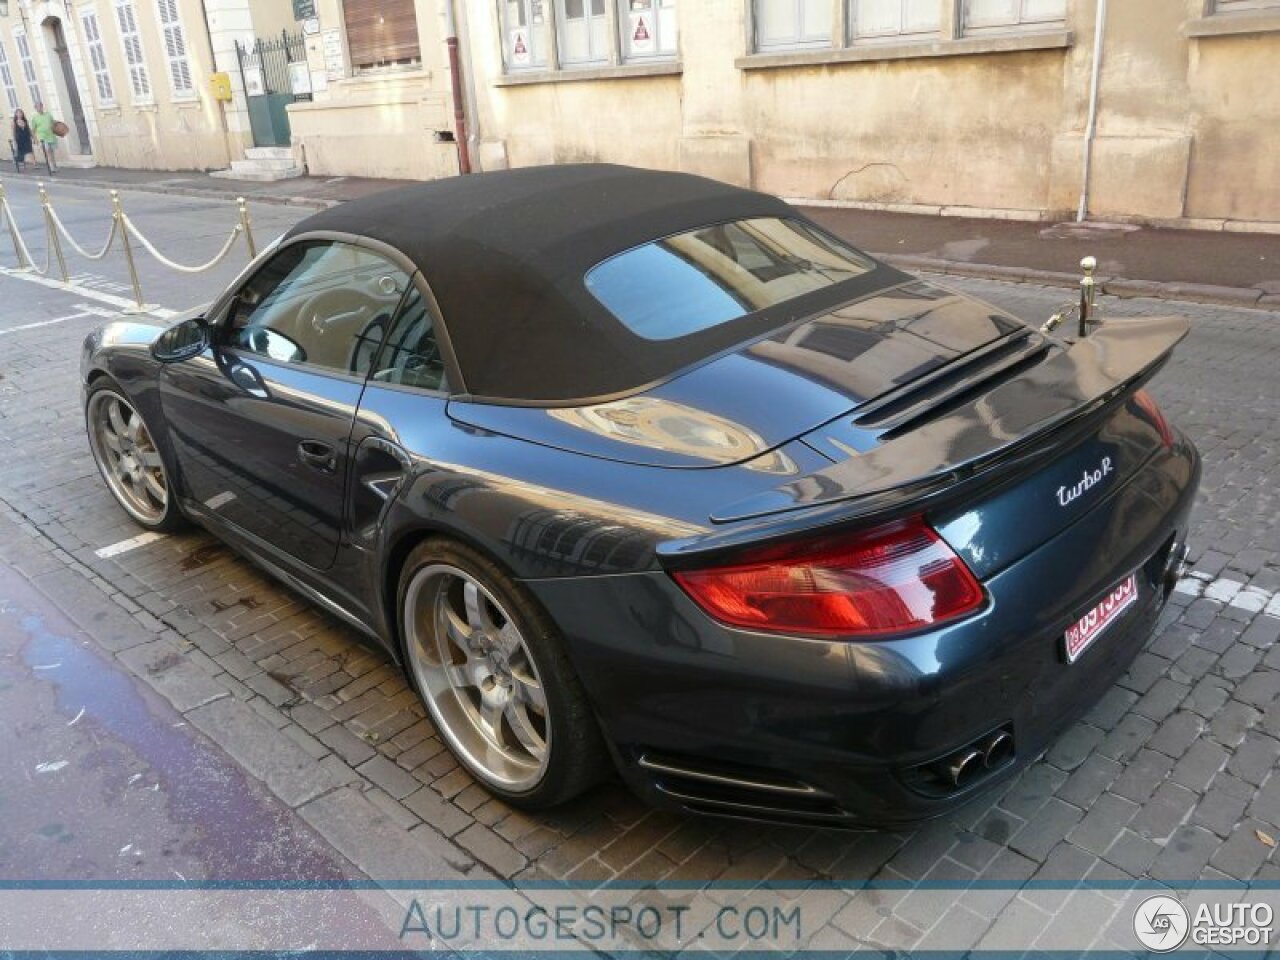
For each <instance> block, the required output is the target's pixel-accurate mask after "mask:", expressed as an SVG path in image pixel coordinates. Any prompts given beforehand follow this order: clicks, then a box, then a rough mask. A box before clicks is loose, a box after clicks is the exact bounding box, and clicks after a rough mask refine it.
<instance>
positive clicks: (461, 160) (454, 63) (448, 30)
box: [444, 0, 471, 174]
mask: <svg viewBox="0 0 1280 960" xmlns="http://www.w3.org/2000/svg"><path fill="white" fill-rule="evenodd" d="M444 32H445V41H444V42H445V45H446V46H447V47H448V48H449V82H450V85H451V86H452V87H453V137H454V139H455V140H457V141H458V172H459V173H462V174H467V173H470V172H471V148H470V146H469V145H468V143H467V111H466V106H465V104H464V102H463V98H462V58H461V57H460V56H459V55H458V27H457V23H456V22H455V20H454V14H453V0H445V2H444Z"/></svg>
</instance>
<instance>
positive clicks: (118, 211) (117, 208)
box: [111, 190, 147, 313]
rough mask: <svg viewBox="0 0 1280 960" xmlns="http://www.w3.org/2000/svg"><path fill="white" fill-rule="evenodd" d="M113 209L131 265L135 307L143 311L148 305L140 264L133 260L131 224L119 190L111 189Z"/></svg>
mask: <svg viewBox="0 0 1280 960" xmlns="http://www.w3.org/2000/svg"><path fill="white" fill-rule="evenodd" d="M111 211H112V212H111V216H112V218H113V219H114V220H115V222H116V229H118V230H119V231H120V239H121V240H122V241H123V242H124V259H125V262H126V263H127V264H128V265H129V282H130V283H132V284H133V299H134V302H135V303H136V304H137V307H136V308H135V309H136V310H137V312H139V313H141V312H143V311H144V310H145V309H146V306H147V305H146V302H145V301H144V300H143V299H142V281H141V280H139V279H138V265H137V264H136V263H134V260H133V247H132V246H130V244H129V226H128V224H126V223H125V221H124V207H123V205H122V204H121V203H120V191H119V190H112V191H111Z"/></svg>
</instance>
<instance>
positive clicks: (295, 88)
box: [289, 60, 311, 97]
mask: <svg viewBox="0 0 1280 960" xmlns="http://www.w3.org/2000/svg"><path fill="white" fill-rule="evenodd" d="M289 92H290V93H292V94H293V95H294V96H295V97H297V96H302V95H304V94H309V93H311V70H310V68H309V67H308V66H307V61H305V60H303V61H301V62H300V63H291V64H289Z"/></svg>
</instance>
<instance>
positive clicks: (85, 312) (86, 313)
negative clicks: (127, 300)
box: [0, 303, 118, 337]
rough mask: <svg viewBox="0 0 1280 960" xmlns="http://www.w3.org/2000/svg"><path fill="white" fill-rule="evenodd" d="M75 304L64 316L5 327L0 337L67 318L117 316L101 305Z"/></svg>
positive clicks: (45, 325) (64, 321)
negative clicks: (75, 308)
mask: <svg viewBox="0 0 1280 960" xmlns="http://www.w3.org/2000/svg"><path fill="white" fill-rule="evenodd" d="M76 306H77V307H78V308H79V309H78V310H77V311H76V312H75V313H69V314H67V315H66V316H65V317H54V318H53V319H52V320H38V321H36V322H34V323H24V324H21V325H19V326H16V327H7V328H5V329H4V330H0V337H3V336H6V335H8V334H10V333H20V332H21V331H23V330H35V329H37V328H39V327H52V326H54V325H55V324H59V323H66V322H67V321H68V320H79V319H81V318H83V317H105V318H107V319H108V320H109V319H112V318H114V317H116V316H118V314H116V313H113V312H112V311H110V310H104V309H103V308H102V307H91V306H89V305H88V304H87V303H77V304H76Z"/></svg>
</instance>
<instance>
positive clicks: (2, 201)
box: [0, 182, 31, 270]
mask: <svg viewBox="0 0 1280 960" xmlns="http://www.w3.org/2000/svg"><path fill="white" fill-rule="evenodd" d="M0 217H4V219H5V222H6V223H7V224H8V225H9V239H10V240H12V241H13V252H14V253H15V254H17V256H18V269H19V270H26V269H27V268H28V267H30V266H31V264H29V263H28V262H27V258H26V257H25V256H24V255H23V253H22V243H21V242H20V241H19V240H18V227H17V225H16V224H15V223H14V222H13V217H12V216H10V214H9V198H8V195H7V194H6V193H5V191H4V183H3V182H0Z"/></svg>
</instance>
